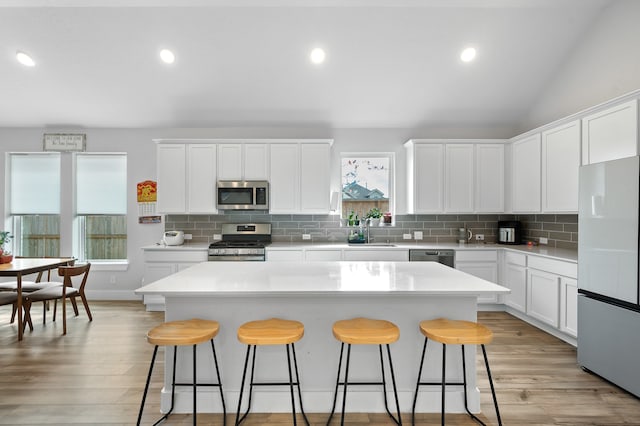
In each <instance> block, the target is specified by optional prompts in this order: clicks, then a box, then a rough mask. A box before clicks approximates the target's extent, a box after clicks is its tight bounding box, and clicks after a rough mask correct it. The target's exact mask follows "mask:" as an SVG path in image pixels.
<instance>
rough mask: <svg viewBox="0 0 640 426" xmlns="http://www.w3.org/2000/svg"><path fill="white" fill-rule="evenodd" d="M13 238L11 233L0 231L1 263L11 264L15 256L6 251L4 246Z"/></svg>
mask: <svg viewBox="0 0 640 426" xmlns="http://www.w3.org/2000/svg"><path fill="white" fill-rule="evenodd" d="M11 238H13V235H11V233H10V232H9V231H0V263H10V262H11V261H12V260H13V255H12V254H11V252H10V251H8V250H5V249H4V245H5V244H6V243H8V242H9V240H11Z"/></svg>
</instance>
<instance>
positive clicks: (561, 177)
mask: <svg viewBox="0 0 640 426" xmlns="http://www.w3.org/2000/svg"><path fill="white" fill-rule="evenodd" d="M579 168H580V121H579V120H575V121H572V122H570V123H567V124H563V125H561V126H558V127H556V128H554V129H550V130H546V131H544V132H542V211H544V212H548V213H553V212H577V211H578V170H579Z"/></svg>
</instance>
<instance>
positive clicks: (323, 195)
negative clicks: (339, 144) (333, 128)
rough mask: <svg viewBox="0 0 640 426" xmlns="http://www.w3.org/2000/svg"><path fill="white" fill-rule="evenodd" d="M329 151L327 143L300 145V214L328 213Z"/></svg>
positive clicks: (329, 196) (329, 194) (329, 183)
mask: <svg viewBox="0 0 640 426" xmlns="http://www.w3.org/2000/svg"><path fill="white" fill-rule="evenodd" d="M330 149H331V145H329V144H328V143H302V144H300V213H303V214H310V213H320V214H326V213H329V209H330V203H331V191H330V185H331V182H330V169H331V167H329V166H330V164H329V162H330Z"/></svg>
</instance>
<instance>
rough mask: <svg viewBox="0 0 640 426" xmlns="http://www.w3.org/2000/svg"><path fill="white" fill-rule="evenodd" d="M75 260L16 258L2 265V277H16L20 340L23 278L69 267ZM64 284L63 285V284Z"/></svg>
mask: <svg viewBox="0 0 640 426" xmlns="http://www.w3.org/2000/svg"><path fill="white" fill-rule="evenodd" d="M74 260H75V259H74V258H72V257H14V258H13V259H12V261H11V262H10V263H0V277H15V278H16V282H17V286H16V291H17V292H18V301H17V302H16V303H17V307H16V311H17V312H18V340H19V341H20V340H22V337H23V331H24V327H23V324H22V316H23V315H22V277H23V276H25V275H30V274H35V273H39V272H44V271H48V270H50V269H54V268H57V267H58V266H64V265H68V264H69V263H70V262H73V261H74ZM61 284H62V283H61Z"/></svg>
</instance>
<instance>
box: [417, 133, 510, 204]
mask: <svg viewBox="0 0 640 426" xmlns="http://www.w3.org/2000/svg"><path fill="white" fill-rule="evenodd" d="M405 148H406V151H407V171H408V175H407V178H408V181H407V187H408V194H407V201H408V204H407V206H408V212H409V213H473V212H478V213H489V212H492V213H502V212H504V144H503V143H487V142H486V141H481V140H479V141H476V140H467V141H461V140H458V141H435V140H410V141H408V142H407V143H406V144H405Z"/></svg>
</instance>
